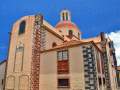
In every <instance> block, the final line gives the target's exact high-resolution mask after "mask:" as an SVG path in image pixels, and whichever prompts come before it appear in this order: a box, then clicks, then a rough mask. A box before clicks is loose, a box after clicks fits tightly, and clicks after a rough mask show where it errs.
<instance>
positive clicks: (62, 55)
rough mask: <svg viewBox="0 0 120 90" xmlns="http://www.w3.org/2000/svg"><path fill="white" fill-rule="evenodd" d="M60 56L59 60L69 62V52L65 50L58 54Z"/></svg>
mask: <svg viewBox="0 0 120 90" xmlns="http://www.w3.org/2000/svg"><path fill="white" fill-rule="evenodd" d="M57 54H58V55H57V56H58V60H60V61H61V60H68V51H67V50H63V51H58V53H57Z"/></svg>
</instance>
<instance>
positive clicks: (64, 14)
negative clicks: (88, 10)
mask: <svg viewBox="0 0 120 90" xmlns="http://www.w3.org/2000/svg"><path fill="white" fill-rule="evenodd" d="M60 18H61V21H71V14H70V12H69V11H68V10H62V11H61V13H60Z"/></svg>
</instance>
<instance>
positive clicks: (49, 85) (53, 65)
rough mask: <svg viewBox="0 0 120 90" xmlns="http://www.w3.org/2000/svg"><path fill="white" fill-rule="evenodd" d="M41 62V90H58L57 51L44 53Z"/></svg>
mask: <svg viewBox="0 0 120 90" xmlns="http://www.w3.org/2000/svg"><path fill="white" fill-rule="evenodd" d="M40 60H41V61H40V90H57V89H56V88H57V53H56V51H51V52H46V53H42V54H41V59H40Z"/></svg>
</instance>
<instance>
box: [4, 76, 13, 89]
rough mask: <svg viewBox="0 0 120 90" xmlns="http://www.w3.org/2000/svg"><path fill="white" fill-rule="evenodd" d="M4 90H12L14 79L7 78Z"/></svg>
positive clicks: (11, 77)
mask: <svg viewBox="0 0 120 90" xmlns="http://www.w3.org/2000/svg"><path fill="white" fill-rule="evenodd" d="M6 81H7V82H6V90H14V88H15V77H14V76H8V77H7V80H6Z"/></svg>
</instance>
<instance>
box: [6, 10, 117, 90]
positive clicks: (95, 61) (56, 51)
mask: <svg viewBox="0 0 120 90" xmlns="http://www.w3.org/2000/svg"><path fill="white" fill-rule="evenodd" d="M116 65H117V62H116V57H115V49H114V44H113V41H112V40H111V39H110V38H109V37H106V35H105V34H104V33H103V32H101V33H100V34H99V35H98V36H96V37H92V38H88V39H84V38H82V33H81V31H80V29H79V28H78V27H77V25H76V24H75V23H73V22H72V20H71V13H70V11H68V10H62V11H61V12H60V21H59V22H58V23H57V24H56V26H52V25H51V24H50V23H48V22H47V21H46V20H44V17H43V16H42V15H41V14H37V15H30V16H24V17H22V18H20V19H19V20H17V21H16V22H15V23H14V24H13V28H12V31H11V36H10V45H9V55H8V61H7V67H6V76H5V77H6V79H5V90H116V88H117V77H116Z"/></svg>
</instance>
